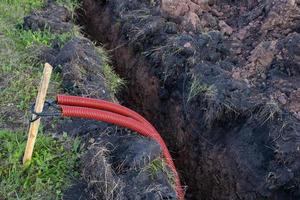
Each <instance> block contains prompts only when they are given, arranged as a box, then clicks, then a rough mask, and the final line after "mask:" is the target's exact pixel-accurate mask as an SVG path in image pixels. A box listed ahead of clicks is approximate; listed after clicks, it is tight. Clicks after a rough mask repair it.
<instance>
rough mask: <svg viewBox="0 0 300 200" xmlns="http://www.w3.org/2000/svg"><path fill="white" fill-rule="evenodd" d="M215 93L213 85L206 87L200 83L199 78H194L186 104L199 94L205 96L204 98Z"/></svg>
mask: <svg viewBox="0 0 300 200" xmlns="http://www.w3.org/2000/svg"><path fill="white" fill-rule="evenodd" d="M215 93H216V89H215V88H214V86H213V85H210V86H209V85H206V84H204V83H202V81H201V78H200V77H198V76H194V77H193V78H192V81H191V85H190V89H189V93H188V97H187V102H190V101H191V100H192V99H194V98H195V97H197V96H198V95H200V94H205V96H206V97H212V96H214V95H215Z"/></svg>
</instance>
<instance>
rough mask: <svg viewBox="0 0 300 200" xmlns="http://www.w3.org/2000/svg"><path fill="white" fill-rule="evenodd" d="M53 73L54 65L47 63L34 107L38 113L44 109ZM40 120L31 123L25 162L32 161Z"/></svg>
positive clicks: (33, 116)
mask: <svg viewBox="0 0 300 200" xmlns="http://www.w3.org/2000/svg"><path fill="white" fill-rule="evenodd" d="M51 73H52V66H51V65H50V64H48V63H46V64H45V67H44V72H43V76H42V80H41V82H40V85H39V89H38V95H37V98H36V102H35V107H34V110H35V112H37V113H39V112H42V111H43V108H44V103H45V99H46V95H47V90H48V86H49V82H50V78H51ZM35 117H36V115H34V114H33V115H32V119H34V118H35ZM40 122H41V120H40V119H37V120H36V121H34V122H31V123H30V127H29V131H28V139H27V145H26V149H25V153H24V157H23V164H25V163H28V162H30V161H31V158H32V153H33V148H34V144H35V140H36V136H37V133H38V129H39V126H40Z"/></svg>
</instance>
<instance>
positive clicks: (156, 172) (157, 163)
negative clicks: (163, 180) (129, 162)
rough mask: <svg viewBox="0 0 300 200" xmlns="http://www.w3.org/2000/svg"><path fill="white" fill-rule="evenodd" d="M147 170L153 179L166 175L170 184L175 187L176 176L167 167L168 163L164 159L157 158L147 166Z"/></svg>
mask: <svg viewBox="0 0 300 200" xmlns="http://www.w3.org/2000/svg"><path fill="white" fill-rule="evenodd" d="M146 170H147V171H148V172H150V176H151V178H152V179H155V178H157V177H158V176H160V173H165V174H166V175H167V177H168V181H169V183H170V184H171V185H173V186H175V179H174V176H173V174H172V172H171V171H170V169H169V168H168V167H167V165H166V162H165V160H164V159H163V158H156V159H154V160H152V161H151V162H150V163H149V165H147V166H146Z"/></svg>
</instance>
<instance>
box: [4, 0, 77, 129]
mask: <svg viewBox="0 0 300 200" xmlns="http://www.w3.org/2000/svg"><path fill="white" fill-rule="evenodd" d="M58 1H59V3H60V4H64V5H66V7H68V8H70V9H73V10H71V11H72V12H74V9H75V8H76V7H77V6H78V5H79V4H78V3H77V1H74V0H67V1H62V0H58ZM43 5H44V1H43V0H2V1H0V74H1V75H0V107H2V108H3V107H6V106H7V105H8V104H13V105H14V106H15V107H16V108H17V109H18V112H24V114H26V111H27V109H28V106H29V104H30V102H32V100H33V99H34V97H35V96H36V93H37V91H36V88H37V85H38V83H39V79H40V77H41V73H42V70H43V63H41V62H39V61H38V59H37V55H38V54H39V49H40V47H41V46H48V47H50V46H51V44H52V42H53V41H59V43H60V44H61V45H63V44H64V43H65V42H66V41H68V40H69V39H71V38H72V37H73V36H74V35H76V34H78V31H77V30H76V28H74V31H71V32H68V33H62V34H54V33H51V32H50V30H49V29H47V28H46V29H45V30H43V31H36V32H33V31H31V30H23V29H22V28H20V24H22V23H23V18H24V16H26V15H28V14H29V13H30V12H31V11H32V10H35V9H39V8H41V7H42V6H43ZM60 83H61V80H60V76H59V75H58V74H54V75H53V77H52V80H51V85H50V93H56V92H57V91H59V90H60ZM55 91H56V92H55ZM4 110H5V109H4ZM5 112H6V115H13V113H9V111H5ZM7 112H8V114H7ZM0 115H2V116H5V114H4V111H3V110H0ZM3 123H8V122H7V121H5V117H4V119H3V118H2V119H1V121H0V128H1V124H3Z"/></svg>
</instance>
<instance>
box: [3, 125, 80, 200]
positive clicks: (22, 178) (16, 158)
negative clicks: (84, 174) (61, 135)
mask: <svg viewBox="0 0 300 200" xmlns="http://www.w3.org/2000/svg"><path fill="white" fill-rule="evenodd" d="M65 140H66V141H60V140H56V139H53V138H51V137H49V136H45V135H41V134H40V135H39V137H38V138H37V142H36V146H35V151H34V155H33V160H32V162H31V164H30V165H29V166H27V167H24V166H23V165H22V164H21V160H22V155H23V153H24V148H25V146H26V135H25V134H24V133H20V132H9V131H3V130H2V131H0V141H1V146H0V177H1V179H0V199H7V200H9V199H22V200H27V199H28V200H29V199H61V196H62V192H63V190H64V189H66V188H67V187H68V186H70V184H71V179H70V178H71V177H72V176H76V173H74V171H76V167H77V166H76V160H77V159H78V157H79V153H78V152H79V149H80V141H79V140H77V139H75V140H73V139H70V138H65ZM65 144H68V148H66V147H64V145H65ZM66 158H67V159H66Z"/></svg>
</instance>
